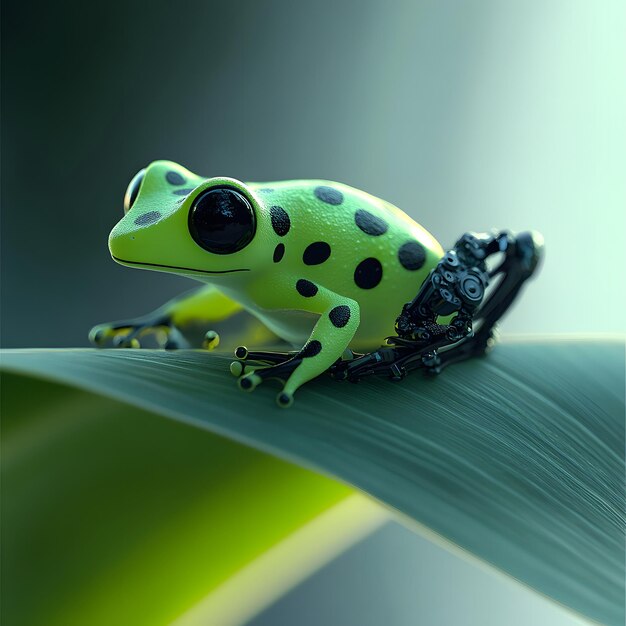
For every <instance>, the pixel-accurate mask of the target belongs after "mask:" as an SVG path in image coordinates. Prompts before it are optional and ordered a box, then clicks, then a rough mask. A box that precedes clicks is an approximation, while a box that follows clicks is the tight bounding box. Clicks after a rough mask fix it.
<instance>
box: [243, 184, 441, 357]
mask: <svg viewBox="0 0 626 626" xmlns="http://www.w3.org/2000/svg"><path fill="white" fill-rule="evenodd" d="M249 186H250V187H251V188H252V189H253V190H254V191H255V192H256V193H257V194H258V197H259V199H260V200H261V201H263V202H264V203H265V204H266V205H267V206H269V207H272V209H271V212H272V221H273V222H274V221H276V224H275V230H276V232H277V233H278V234H281V233H283V234H282V236H281V242H282V243H283V245H284V251H283V256H282V257H281V260H280V265H282V266H283V268H285V271H287V272H290V273H295V274H297V278H298V279H304V280H307V281H310V282H312V283H314V284H318V285H323V286H325V287H326V288H328V289H330V290H332V291H334V292H336V293H339V294H341V295H343V296H347V297H349V298H353V299H354V300H356V301H357V302H358V303H359V306H360V309H361V325H360V328H359V331H358V333H357V337H356V342H355V345H356V346H357V347H358V346H365V345H369V344H378V345H380V341H381V340H382V339H384V337H385V336H387V335H389V334H391V333H392V332H393V324H394V322H395V318H396V316H397V315H398V314H399V313H400V310H401V308H402V305H403V304H404V303H405V302H408V301H409V300H411V299H412V298H413V297H414V296H415V295H416V293H417V291H418V289H419V287H420V285H421V284H422V282H423V280H424V279H425V277H426V276H427V274H428V272H429V271H430V270H431V269H432V268H433V267H434V266H435V265H436V263H437V262H438V260H439V259H440V258H441V256H442V255H443V250H442V248H441V246H440V245H439V243H438V242H437V240H436V239H435V238H434V237H433V236H432V235H431V234H430V233H429V232H428V231H427V230H426V229H424V228H423V227H422V226H420V225H419V224H418V223H416V222H415V221H414V220H412V219H411V218H410V217H409V216H408V215H406V214H405V213H404V212H403V211H401V210H400V209H398V208H397V207H395V206H393V205H392V204H390V203H389V202H386V201H385V200H382V199H380V198H376V197H375V196H372V195H370V194H368V193H366V192H364V191H360V190H358V189H355V188H353V187H350V186H348V185H344V184H341V183H335V182H331V181H323V180H294V181H281V182H274V183H249Z"/></svg>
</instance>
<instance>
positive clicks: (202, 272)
mask: <svg viewBox="0 0 626 626" xmlns="http://www.w3.org/2000/svg"><path fill="white" fill-rule="evenodd" d="M111 256H112V257H113V260H114V261H117V262H118V263H121V264H122V265H129V266H133V265H142V266H145V267H164V268H167V269H170V270H182V271H184V272H196V273H198V274H231V273H232V272H249V271H250V270H249V269H247V268H242V269H235V270H213V271H211V270H199V269H196V268H194V267H180V266H178V265H161V264H160V263H144V262H142V261H127V260H126V259H120V258H119V257H117V256H114V255H111Z"/></svg>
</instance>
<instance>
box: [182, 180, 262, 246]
mask: <svg viewBox="0 0 626 626" xmlns="http://www.w3.org/2000/svg"><path fill="white" fill-rule="evenodd" d="M255 230H256V220H255V217H254V211H253V210H252V205H251V204H250V202H249V201H248V199H247V198H246V197H245V196H244V195H243V194H242V193H240V192H239V191H237V190H235V189H232V188H230V187H214V188H213V189H209V190H207V191H205V192H204V193H201V194H200V195H199V196H198V197H197V198H196V199H195V200H194V201H193V204H192V205H191V209H190V211H189V232H190V233H191V236H192V237H193V239H194V241H195V242H196V243H197V244H198V245H199V246H200V247H202V248H204V249H205V250H207V251H208V252H213V253H214V254H232V253H233V252H237V251H238V250H241V249H242V248H244V247H245V246H247V245H248V244H249V243H250V241H252V237H254V231H255Z"/></svg>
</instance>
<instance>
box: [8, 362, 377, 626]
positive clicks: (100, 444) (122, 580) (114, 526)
mask: <svg viewBox="0 0 626 626" xmlns="http://www.w3.org/2000/svg"><path fill="white" fill-rule="evenodd" d="M2 383H3V384H2V392H3V393H2V539H3V546H2V547H3V551H2V552H3V554H2V567H3V577H2V592H3V593H2V623H3V624H7V625H9V624H10V625H11V626H16V625H19V624H24V625H28V626H33V625H34V624H45V625H46V626H53V625H54V626H56V625H58V626H70V625H76V626H84V625H85V624H89V625H90V626H100V625H101V626H110V625H111V624H133V626H138V625H141V624H146V625H148V624H149V625H151V626H153V625H155V624H164V625H165V624H170V623H171V622H172V621H173V620H174V619H176V618H177V617H178V616H180V615H181V614H183V613H185V612H187V611H188V609H189V608H190V607H193V606H194V605H196V604H198V603H199V602H200V601H201V600H202V599H203V598H204V597H205V596H206V595H207V593H208V592H210V591H211V590H212V589H215V588H217V587H218V586H220V585H221V584H222V583H223V582H224V581H225V580H229V579H230V578H231V577H232V576H233V574H235V573H237V572H238V571H239V570H240V569H241V568H242V567H245V566H247V565H248V563H250V562H251V561H252V560H254V559H258V557H259V556H260V555H262V554H264V553H266V551H267V550H268V548H271V547H272V546H274V545H275V544H276V543H278V542H281V541H283V540H284V539H285V538H286V537H289V536H291V535H292V534H293V533H294V531H296V530H298V529H300V528H301V527H302V525H303V524H307V522H309V520H311V519H312V518H317V517H318V516H319V515H320V513H321V512H324V511H326V510H328V513H326V515H332V511H333V510H334V509H336V508H338V507H340V508H341V505H340V504H339V505H338V504H337V503H343V502H346V501H352V502H353V501H354V496H351V493H352V492H351V490H350V489H349V488H348V487H345V486H343V485H340V484H338V483H336V482H335V481H331V480H329V479H327V478H325V477H322V476H319V475H318V474H315V473H313V472H310V471H307V470H305V469H303V468H300V467H298V466H294V465H291V464H288V463H285V462H284V461H280V460H278V459H276V458H274V457H271V456H269V455H266V454H262V453H260V452H258V451H256V450H254V449H252V448H249V447H246V446H242V445H240V444H236V443H234V442H232V441H229V440H225V439H223V438H221V437H217V436H215V435H213V434H211V433H209V432H206V431H198V430H197V429H195V428H190V427H189V426H186V425H184V424H181V423H180V422H177V421H173V420H165V419H159V418H157V417H155V415H154V414H152V413H148V412H145V411H142V410H140V409H136V408H134V407H132V406H129V405H127V404H123V403H120V402H116V401H114V400H110V399H107V398H104V397H101V396H98V395H94V394H90V393H86V392H82V391H79V390H76V389H72V388H68V387H65V386H59V385H55V384H51V383H48V382H44V381H40V380H33V379H29V378H25V377H21V376H15V375H13V374H3V376H2ZM346 496H350V497H348V498H346ZM343 508H344V509H345V507H343ZM352 509H353V510H354V502H353V505H352ZM357 509H358V511H357V512H360V513H363V506H361V507H358V506H357ZM348 512H349V511H348ZM365 513H366V514H369V517H368V519H366V520H354V519H351V518H349V517H348V518H346V516H345V514H344V516H343V518H342V519H341V520H340V521H341V522H342V524H343V528H345V529H347V530H349V531H350V532H351V533H357V534H358V533H359V532H362V531H363V530H367V528H368V526H369V527H370V528H371V523H372V521H374V522H375V519H374V518H375V516H374V517H373V516H372V515H371V511H365ZM336 517H337V516H336V515H335V519H336ZM363 521H364V522H365V526H363ZM338 530H339V531H340V533H341V531H342V527H340V528H339V529H338ZM339 539H340V540H343V543H344V544H348V545H349V543H350V540H351V538H350V537H347V538H346V537H345V532H344V536H343V537H340V538H339ZM341 548H342V545H340V544H337V543H336V545H335V546H334V549H335V550H339V549H341ZM296 556H297V555H296ZM323 556H324V555H323ZM326 556H327V558H330V557H332V554H328V555H326ZM289 565H290V564H289V563H287V566H289ZM298 565H299V563H297V562H296V563H294V564H291V566H290V571H291V573H292V575H294V572H295V575H298V574H299V571H298ZM283 566H285V564H284V563H283ZM217 608H219V607H217ZM233 608H235V607H233Z"/></svg>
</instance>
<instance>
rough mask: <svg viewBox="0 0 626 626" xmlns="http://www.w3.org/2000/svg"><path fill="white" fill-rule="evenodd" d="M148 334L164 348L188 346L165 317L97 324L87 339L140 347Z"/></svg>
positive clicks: (113, 344)
mask: <svg viewBox="0 0 626 626" xmlns="http://www.w3.org/2000/svg"><path fill="white" fill-rule="evenodd" d="M150 335H152V336H154V338H155V339H156V342H157V344H158V345H159V346H160V347H161V348H165V349H166V350H175V349H178V348H187V347H189V346H188V343H187V341H186V340H185V338H184V337H183V335H182V333H181V332H180V331H179V330H178V328H177V327H176V326H174V324H173V323H172V322H171V321H170V320H168V319H167V318H158V319H157V318H141V317H140V318H135V319H130V320H122V321H119V322H110V323H105V324H98V325H97V326H94V327H93V328H92V329H91V331H90V332H89V341H90V342H91V343H92V344H94V345H95V346H98V347H104V346H106V345H111V346H112V347H114V348H141V340H142V339H143V338H146V337H148V336H150ZM207 335H208V333H207ZM218 342H219V338H218ZM213 343H215V339H214V338H213ZM215 345H217V344H215ZM213 347H214V346H213Z"/></svg>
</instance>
